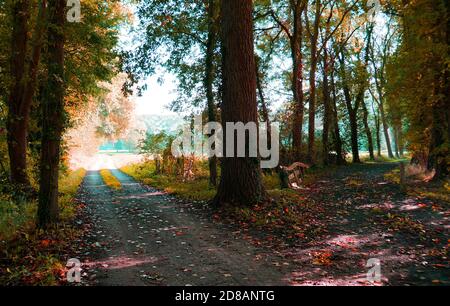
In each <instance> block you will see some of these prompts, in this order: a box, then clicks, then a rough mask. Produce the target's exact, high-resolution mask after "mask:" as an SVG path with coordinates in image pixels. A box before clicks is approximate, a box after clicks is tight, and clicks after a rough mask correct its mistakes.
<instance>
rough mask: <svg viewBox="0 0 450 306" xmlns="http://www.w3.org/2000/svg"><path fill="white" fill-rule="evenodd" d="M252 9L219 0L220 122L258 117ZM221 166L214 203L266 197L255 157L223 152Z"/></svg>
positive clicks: (246, 0) (247, 1) (247, 2)
mask: <svg viewBox="0 0 450 306" xmlns="http://www.w3.org/2000/svg"><path fill="white" fill-rule="evenodd" d="M252 11H253V4H252V0H227V1H222V6H221V12H222V44H223V46H222V52H223V101H222V123H223V124H225V123H228V122H230V123H236V122H243V123H244V124H246V123H247V122H255V123H256V122H257V120H258V114H257V105H256V74H255V70H256V68H255V57H254V45H253V17H252ZM224 132H225V133H224V134H225V135H224V140H225V141H224V144H225V146H224V147H226V145H227V141H226V138H227V137H226V133H227V132H226V130H225V131H224ZM234 138H236V137H234ZM246 138H247V139H246V146H247V147H248V144H249V139H248V137H246ZM233 145H236V139H234V144H233ZM234 147H235V148H236V146H234ZM246 152H248V150H246ZM221 169H222V173H221V180H220V184H219V188H218V191H217V194H216V197H215V201H214V202H215V203H216V204H218V205H223V204H225V203H230V204H232V205H237V206H252V205H254V204H256V203H259V202H261V201H263V200H264V199H265V198H266V192H265V189H264V186H263V184H262V179H261V169H260V161H259V159H258V158H252V157H241V158H238V157H230V156H225V157H224V158H223V159H222V163H221Z"/></svg>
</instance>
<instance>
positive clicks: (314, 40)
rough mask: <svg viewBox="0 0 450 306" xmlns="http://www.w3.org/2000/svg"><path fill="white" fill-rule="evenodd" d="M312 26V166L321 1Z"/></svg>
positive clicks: (309, 156)
mask: <svg viewBox="0 0 450 306" xmlns="http://www.w3.org/2000/svg"><path fill="white" fill-rule="evenodd" d="M315 2H316V6H315V7H316V9H315V16H314V25H313V29H312V35H311V40H310V50H311V65H310V70H309V110H308V116H309V118H308V119H309V120H308V161H309V162H310V163H311V164H314V160H315V132H316V126H315V125H316V72H317V62H318V56H319V55H318V54H317V53H318V50H317V41H318V38H319V25H320V13H321V7H322V5H321V1H320V0H316V1H315Z"/></svg>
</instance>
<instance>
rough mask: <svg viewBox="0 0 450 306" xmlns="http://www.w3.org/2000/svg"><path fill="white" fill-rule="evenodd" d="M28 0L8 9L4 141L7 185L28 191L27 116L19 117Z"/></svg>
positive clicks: (23, 77) (23, 72) (22, 89)
mask: <svg viewBox="0 0 450 306" xmlns="http://www.w3.org/2000/svg"><path fill="white" fill-rule="evenodd" d="M28 18H29V0H18V1H15V2H14V4H13V6H12V36H11V38H12V40H11V81H12V84H11V89H10V94H9V97H8V118H7V123H6V127H7V139H8V153H9V160H10V172H11V177H10V179H11V183H12V184H13V185H16V186H17V187H19V188H26V189H28V188H30V182H29V179H28V175H27V172H26V171H27V127H28V116H26V114H22V113H21V102H22V97H23V92H24V88H25V63H26V53H27V42H28V24H27V23H28Z"/></svg>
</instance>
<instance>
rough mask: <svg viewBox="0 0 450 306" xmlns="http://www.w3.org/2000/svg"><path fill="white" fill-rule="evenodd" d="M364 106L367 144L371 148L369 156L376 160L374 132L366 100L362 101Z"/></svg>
mask: <svg viewBox="0 0 450 306" xmlns="http://www.w3.org/2000/svg"><path fill="white" fill-rule="evenodd" d="M362 107H363V114H364V118H363V120H364V130H365V132H366V137H367V146H368V149H369V156H370V160H375V154H374V152H373V139H372V132H371V131H370V126H369V111H368V110H367V106H366V102H365V101H362Z"/></svg>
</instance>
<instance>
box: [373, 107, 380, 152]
mask: <svg viewBox="0 0 450 306" xmlns="http://www.w3.org/2000/svg"><path fill="white" fill-rule="evenodd" d="M373 103H374V102H373V101H372V111H373V113H374V115H375V135H376V141H377V156H378V157H381V135H380V125H381V124H380V111H379V110H378V109H375V107H374V105H373Z"/></svg>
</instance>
